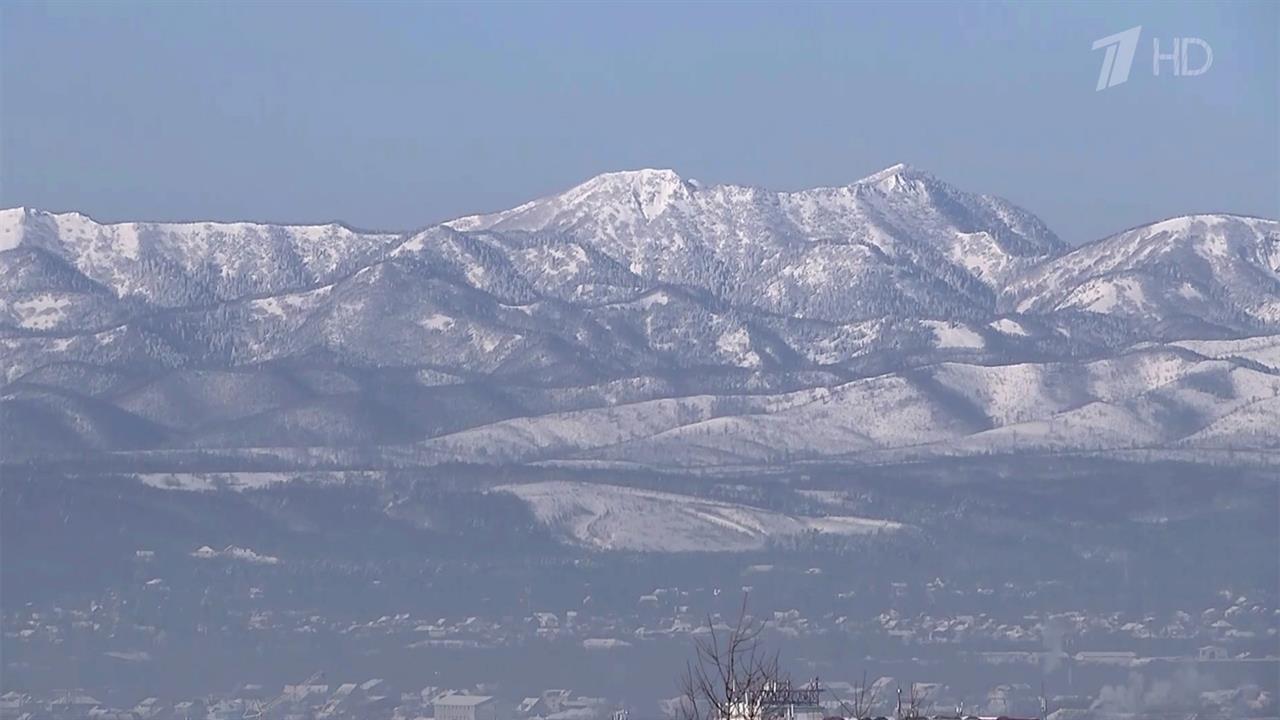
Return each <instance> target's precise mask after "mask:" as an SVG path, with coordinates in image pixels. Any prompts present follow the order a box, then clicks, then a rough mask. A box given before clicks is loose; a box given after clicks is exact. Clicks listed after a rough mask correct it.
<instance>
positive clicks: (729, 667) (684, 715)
mask: <svg viewBox="0 0 1280 720" xmlns="http://www.w3.org/2000/svg"><path fill="white" fill-rule="evenodd" d="M763 629H764V626H763V625H761V624H760V623H758V622H755V621H754V620H752V619H751V617H750V616H749V615H747V599H746V597H743V599H742V609H741V610H740V611H739V613H738V619H737V621H736V622H735V624H734V625H733V627H731V628H728V630H727V632H726V631H723V630H719V629H717V628H716V626H715V623H713V622H712V619H711V618H710V617H708V618H707V630H708V631H709V632H708V633H707V636H706V637H705V638H699V639H697V640H696V641H695V642H694V648H695V651H694V652H695V655H694V659H693V660H691V661H689V663H688V664H687V665H686V668H685V673H684V677H683V678H682V681H681V692H682V694H683V697H682V698H681V700H682V702H681V706H680V710H679V717H680V720H767V714H768V713H769V712H770V711H771V709H772V707H771V706H770V704H769V703H768V697H769V695H770V693H772V692H774V691H775V690H776V689H777V688H778V687H780V686H781V685H782V684H783V678H782V677H781V673H780V671H779V669H778V656H777V654H776V653H774V654H769V653H767V652H765V651H764V649H763V648H762V647H761V645H760V634H761V631H763Z"/></svg>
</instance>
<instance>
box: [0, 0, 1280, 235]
mask: <svg viewBox="0 0 1280 720" xmlns="http://www.w3.org/2000/svg"><path fill="white" fill-rule="evenodd" d="M1278 8H1280V3H1262V2H1259V3H1254V4H1245V3H1209V2H1203V3H1186V4H1172V3H1158V4H1117V3H1102V2H1099V3H1096V4H1089V3H1083V2H1076V3H1071V4H1066V3H1064V4H1062V5H1060V6H1054V5H1050V4H1048V3H1037V4H1030V3H1028V4H1025V5H1016V6H1015V5H1000V4H964V5H961V4H951V3H945V4H944V3H938V4H926V3H898V4H893V5H889V4H884V5H880V4H871V3H841V4H836V3H831V4H822V5H803V6H784V5H767V4H758V3H753V4H744V5H730V4H727V3H714V4H711V3H709V4H703V5H683V4H676V3H667V4H659V3H649V4H643V5H642V4H635V5H619V4H612V3H611V4H603V3H600V4H587V3H575V4H564V5H531V4H524V3H520V4H498V3H489V4H480V5H471V6H464V5H442V4H425V3H422V4H419V3H391V2H382V3H365V4H360V5H356V4H342V3H332V2H331V3H324V4H320V3H302V2H288V3H285V2H277V3H255V4H248V3H244V4H239V3H225V4H224V3H200V4H197V3H179V2H171V3H151V4H145V5H143V4H138V5H133V4H122V3H110V2H98V3H93V4H67V3H60V4H53V5H49V4H29V3H12V2H10V3H5V4H4V5H3V6H0V71H2V72H3V75H2V76H0V101H2V103H3V105H2V107H0V142H2V144H3V145H2V147H0V151H2V155H0V163H2V165H0V205H4V206H6V207H7V206H15V205H29V206H36V207H41V208H46V209H52V210H66V209H76V210H81V211H83V212H87V213H89V214H91V215H93V216H95V217H97V218H98V219H101V220H119V219H153V220H165V219H206V218H208V219H262V220H276V221H290V222H294V221H296V222H322V221H327V220H335V219H336V220H343V221H346V222H348V223H350V224H353V225H356V226H359V227H368V228H388V229H410V228H413V227H417V226H421V225H425V224H429V223H431V222H435V221H439V220H444V219H446V218H449V217H452V216H457V215H462V214H465V213H470V212H474V211H480V210H496V209H501V208H505V207H509V206H512V205H515V204H518V203H520V202H523V201H525V200H527V199H531V198H533V197H537V196H540V195H545V194H548V193H551V192H555V191H558V190H561V189H563V188H566V187H568V186H571V185H573V184H576V183H577V182H579V181H581V180H584V179H586V178H587V177H590V176H592V175H594V174H597V173H600V172H604V171H608V170H618V169H627V168H637V167H670V168H674V169H675V170H677V171H678V172H680V173H681V174H682V175H684V176H685V177H691V178H696V179H699V180H702V181H703V182H733V183H743V184H755V185H762V186H766V187H772V188H777V189H795V188H800V187H808V186H815V185H833V184H844V183H847V182H850V181H853V180H855V179H857V178H859V177H862V176H864V175H867V174H869V173H871V172H873V171H875V170H877V169H879V168H881V167H883V166H886V165H890V164H893V163H895V162H899V161H905V162H909V163H911V164H913V165H916V166H918V167H921V168H924V169H926V170H929V171H931V172H933V173H934V174H936V175H938V176H940V177H942V178H943V179H946V180H949V181H950V182H952V183H953V184H956V185H958V186H960V187H963V188H965V189H969V190H974V191H981V192H990V193H995V194H998V195H1002V196H1005V197H1007V198H1009V199H1011V200H1013V201H1014V202H1017V203H1019V204H1021V205H1023V206H1024V207H1026V208H1028V209H1029V210H1031V211H1033V212H1035V213H1037V214H1039V215H1040V216H1041V217H1042V218H1044V219H1045V220H1046V221H1047V222H1048V223H1049V225H1050V226H1051V227H1053V228H1054V229H1055V230H1057V231H1058V233H1059V234H1060V235H1062V236H1063V238H1064V239H1066V240H1068V241H1071V242H1081V241H1085V240H1090V239H1093V238H1096V237H1098V236H1101V235H1105V234H1107V233H1109V232H1112V231H1117V230H1120V229H1123V228H1125V227H1128V226H1132V225H1135V224H1140V223H1144V222H1148V221H1151V220H1155V219H1158V218H1161V217H1164V216H1169V215H1174V214H1181V213H1185V212H1193V211H1232V212H1241V213H1251V214H1259V215H1268V216H1273V217H1274V216H1277V215H1280V209H1278V207H1277V205H1278V203H1280V197H1278V194H1280V139H1278V136H1280V119H1278V116H1277V102H1278V101H1277V96H1278V95H1280V56H1278V54H1277V44H1278V43H1280V10H1278ZM1135 25H1142V26H1143V31H1142V37H1141V40H1140V42H1139V45H1138V49H1137V54H1136V57H1135V59H1134V62H1133V68H1132V71H1131V75H1130V79H1129V81H1128V82H1127V83H1125V84H1123V85H1119V86H1117V87H1113V88H1110V89H1107V90H1104V91H1102V92H1096V91H1095V89H1094V88H1095V85H1096V83H1097V78H1098V73H1099V69H1100V67H1101V65H1102V61H1103V53H1104V51H1103V50H1097V51H1095V50H1092V49H1091V45H1092V43H1093V41H1094V40H1095V39H1098V38H1101V37H1104V36H1106V35H1110V34H1112V33H1116V32H1119V31H1121V30H1125V29H1128V28H1130V27H1133V26H1135ZM1187 36H1193V37H1199V38H1202V39H1204V40H1205V41H1206V42H1207V43H1209V44H1210V45H1211V47H1212V49H1213V65H1212V67H1210V68H1209V70H1208V71H1207V72H1206V73H1204V74H1203V75H1200V76H1197V77H1174V76H1173V75H1172V67H1171V65H1170V64H1169V63H1168V62H1165V63H1164V65H1163V67H1162V69H1161V73H1160V76H1159V77H1155V76H1153V75H1152V51H1153V47H1152V40H1153V39H1155V38H1159V39H1160V41H1161V43H1162V44H1163V45H1164V49H1165V51H1166V52H1167V51H1168V49H1169V46H1170V45H1171V44H1172V39H1173V38H1174V37H1187ZM1201 63H1202V57H1201V56H1200V55H1198V54H1196V53H1195V52H1193V53H1192V56H1191V57H1190V64H1191V66H1192V67H1193V68H1194V67H1197V66H1198V65H1200V64H1201Z"/></svg>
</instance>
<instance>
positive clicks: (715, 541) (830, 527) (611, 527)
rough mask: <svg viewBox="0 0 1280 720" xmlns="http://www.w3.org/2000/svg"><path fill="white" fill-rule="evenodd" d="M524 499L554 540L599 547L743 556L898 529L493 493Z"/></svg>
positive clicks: (550, 488)
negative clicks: (807, 537) (802, 541)
mask: <svg viewBox="0 0 1280 720" xmlns="http://www.w3.org/2000/svg"><path fill="white" fill-rule="evenodd" d="M498 490H499V491H500V492H509V493H512V494H514V495H516V496H517V497H519V498H521V499H522V500H524V501H525V502H527V503H528V504H529V506H530V508H531V509H532V510H533V513H534V516H535V517H537V519H538V521H539V522H541V523H543V524H544V525H546V526H548V527H550V528H552V529H553V530H554V531H555V532H557V533H558V534H559V535H560V536H561V537H564V538H565V539H567V540H569V541H571V542H574V543H577V544H581V545H584V546H586V547H591V548H596V549H600V550H631V551H639V552H744V551H748V550H758V549H761V548H763V547H765V546H766V545H767V544H768V543H769V542H770V541H772V540H779V539H783V538H786V537H792V536H796V535H802V534H806V533H817V534H830V535H874V534H877V533H894V532H899V531H901V530H902V529H903V525H901V524H899V523H896V522H893V521H890V520H875V519H870V518H861V517H851V516H832V517H803V516H796V515H784V514H782V513H777V512H772V511H768V510H762V509H760V508H754V507H750V506H747V505H740V504H736V503H728V502H721V501H716V500H708V499H705V498H699V497H694V496H690V495H677V494H674V493H666V492H657V491H653V490H642V489H637V488H628V487H620V486H617V485H603V484H599V485H598V484H591V483H580V482H542V483H532V484H526V485H506V486H502V487H500V488H498Z"/></svg>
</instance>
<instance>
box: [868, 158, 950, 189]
mask: <svg viewBox="0 0 1280 720" xmlns="http://www.w3.org/2000/svg"><path fill="white" fill-rule="evenodd" d="M936 180H937V178H935V177H934V176H933V175H930V174H929V173H927V172H925V171H924V170H921V169H919V168H916V167H913V166H911V165H908V164H907V163H897V164H896V165H890V166H889V167H887V168H885V169H883V170H880V171H879V172H874V173H872V174H870V175H868V176H866V177H864V178H862V179H861V180H858V181H857V182H855V183H853V184H854V185H884V184H888V185H892V186H896V185H899V184H901V183H902V182H903V181H917V182H919V181H936Z"/></svg>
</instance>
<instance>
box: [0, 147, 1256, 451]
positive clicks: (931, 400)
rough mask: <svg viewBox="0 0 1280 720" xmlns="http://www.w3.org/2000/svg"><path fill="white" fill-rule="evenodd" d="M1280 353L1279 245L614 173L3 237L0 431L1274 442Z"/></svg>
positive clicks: (190, 441)
mask: <svg viewBox="0 0 1280 720" xmlns="http://www.w3.org/2000/svg"><path fill="white" fill-rule="evenodd" d="M1277 332H1280V223H1277V221H1275V220H1264V219H1258V218H1247V217H1238V216H1231V215H1196V216H1187V217H1182V218H1175V219H1171V220H1166V221H1162V222H1158V223H1154V224H1152V225H1149V226H1144V227H1140V228H1135V229H1132V230H1128V231H1125V232H1123V233H1120V234H1118V235H1115V236H1113V237H1110V238H1106V239H1103V240H1100V241H1098V242H1095V243H1092V244H1090V245H1086V246H1084V247H1081V248H1077V249H1075V250H1068V248H1066V247H1064V246H1063V245H1062V243H1061V242H1059V241H1058V240H1057V238H1056V237H1055V236H1054V235H1053V234H1052V233H1051V232H1050V231H1049V230H1048V229H1047V228H1045V227H1044V225H1043V224H1042V223H1041V222H1040V221H1039V220H1037V219H1036V218H1035V217H1034V216H1032V215H1030V214H1029V213H1027V212H1025V211H1023V210H1020V209H1018V208H1016V207H1015V206H1013V205H1011V204H1009V203H1008V202H1006V201H1003V200H1000V199H998V198H993V197H989V196H984V195H977V194H973V193H968V192H965V191H962V190H960V189H957V188H955V187H953V186H951V185H949V184H947V183H946V182H943V181H942V180H939V179H937V178H935V177H933V176H931V175H929V174H927V173H925V172H922V171H920V170H917V169H913V168H910V167H907V166H902V165H898V166H893V167H891V168H887V169H885V170H884V171H882V172H879V173H876V174H874V175H872V176H869V177H867V178H864V179H862V180H859V181H856V182H853V183H850V184H848V185H844V186H839V187H828V188H815V189H810V190H801V191H796V192H775V191H769V190H764V189H760V188H753V187H742V186H734V185H717V186H704V185H701V184H698V183H696V182H693V181H689V180H685V179H683V178H681V177H680V176H679V175H677V174H676V173H674V172H672V171H669V170H641V171H629V172H619V173H609V174H605V175H601V176H599V177H596V178H593V179H591V180H588V181H587V182H585V183H583V184H581V185H579V186H577V187H575V188H572V189H570V190H568V191H566V192H564V193H561V194H558V195H555V196H552V197H548V198H543V199H540V200H535V201H532V202H530V203H526V204H525V205H522V206H520V207H518V208H514V209H512V210H508V211H504V212H498V213H493V214H489V215H478V216H471V217H467V218H461V219H458V220H455V221H452V222H450V223H446V224H443V225H437V226H433V227H429V228H426V229H423V230H421V231H418V232H414V233H408V234H404V235H397V234H389V233H361V232H358V231H354V230H351V229H349V228H346V227H343V226H341V225H336V224H330V225H322V226H287V225H269V224H258V223H137V222H131V223H116V224H102V223H98V222H95V221H93V220H92V219H90V218H88V217H86V216H83V215H80V214H77V213H47V212H42V211H38V210H32V209H27V208H16V209H12V210H4V211H0V358H2V359H3V364H2V365H0V370H3V375H2V376H0V380H2V381H3V385H2V386H0V420H2V421H3V423H4V427H3V428H0V430H3V432H4V433H5V434H6V435H5V436H6V437H10V438H14V439H16V440H21V442H20V443H16V444H14V445H11V447H16V448H18V449H17V450H15V451H14V452H22V453H28V454H30V455H33V456H36V457H39V456H42V455H43V454H47V453H48V452H50V451H51V450H53V449H57V448H61V449H63V450H65V451H67V452H81V451H83V452H89V451H98V450H102V451H110V450H145V449H157V448H160V447H165V448H223V449H230V448H245V447H252V448H283V447H299V446H311V447H320V448H326V447H331V446H345V447H369V448H371V452H374V453H377V454H381V455H386V456H388V457H395V458H397V459H403V460H405V461H412V462H438V461H442V460H458V461H464V462H538V461H573V462H634V463H643V464H661V465H697V466H708V465H722V464H730V465H735V464H769V463H779V462H794V461H802V460H810V459H848V458H861V457H872V456H876V455H877V454H880V455H883V454H884V453H923V454H930V453H937V454H941V453H981V452H992V451H999V452H1006V451H1007V452H1014V451H1019V450H1025V449H1036V450H1043V449H1052V450H1064V451H1065V450H1077V449H1096V448H1102V447H1107V448H1122V447H1132V446H1141V447H1158V448H1173V447H1183V446H1185V445H1188V444H1196V445H1197V446H1198V447H1209V446H1222V447H1226V446H1236V445H1239V444H1241V443H1244V444H1248V443H1253V444H1255V445H1258V446H1267V447H1270V446H1271V445H1272V444H1273V443H1272V438H1273V436H1274V435H1276V434H1277V433H1276V431H1275V430H1274V428H1275V427H1280V421H1278V422H1275V423H1272V422H1271V421H1272V420H1274V419H1276V418H1274V417H1273V416H1274V414H1275V412H1276V405H1275V403H1274V402H1272V401H1270V400H1269V399H1268V398H1269V396H1268V394H1267V393H1268V392H1270V391H1271V390H1273V389H1274V383H1273V378H1274V377H1275V376H1276V374H1277V373H1280V342H1278V341H1277V338H1278V337H1280V335H1277V334H1276V333H1277ZM34 428H45V429H47V433H46V434H45V435H44V436H43V437H45V438H46V439H45V440H39V439H38V438H36V439H32V432H33V431H32V430H31V429H34ZM36 434H37V435H38V434H39V432H37V433H36ZM1215 444H1216V445H1215Z"/></svg>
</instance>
